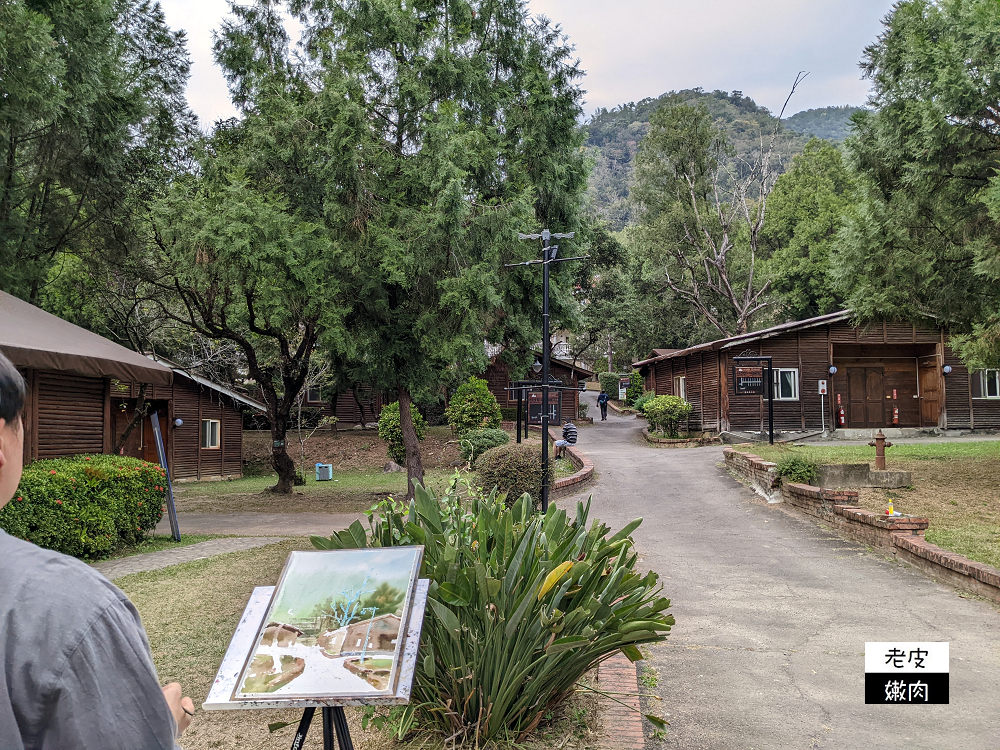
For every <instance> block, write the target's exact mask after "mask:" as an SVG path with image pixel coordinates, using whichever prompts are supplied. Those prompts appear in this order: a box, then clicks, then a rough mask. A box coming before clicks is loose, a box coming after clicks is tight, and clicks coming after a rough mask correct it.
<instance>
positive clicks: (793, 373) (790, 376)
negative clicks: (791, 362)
mask: <svg viewBox="0 0 1000 750" xmlns="http://www.w3.org/2000/svg"><path fill="white" fill-rule="evenodd" d="M774 400H775V401H798V400H799V371H798V370H797V369H786V368H784V367H775V368H774Z"/></svg>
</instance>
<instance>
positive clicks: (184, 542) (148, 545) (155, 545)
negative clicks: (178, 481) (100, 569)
mask: <svg viewBox="0 0 1000 750" xmlns="http://www.w3.org/2000/svg"><path fill="white" fill-rule="evenodd" d="M221 536H229V535H228V534H181V540H180V541H179V542H175V541H174V538H173V537H172V536H170V534H153V535H152V536H150V537H147V538H146V539H144V540H143V541H141V542H139V543H138V544H136V545H133V546H131V547H122V548H121V549H119V550H116V551H115V552H113V553H112V554H111V555H109V556H108V557H104V558H101V559H102V560H118V559H120V558H122V557H131V556H132V555H142V554H145V553H147V552H161V551H163V550H165V549H177V548H178V547H187V546H188V545H191V544H197V543H198V542H207V541H208V540H209V539H218V538H219V537H221Z"/></svg>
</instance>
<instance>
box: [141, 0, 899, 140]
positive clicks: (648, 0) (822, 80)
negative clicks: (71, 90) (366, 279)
mask: <svg viewBox="0 0 1000 750" xmlns="http://www.w3.org/2000/svg"><path fill="white" fill-rule="evenodd" d="M161 4H162V6H163V10H164V12H165V14H166V17H167V22H168V23H169V24H170V26H171V27H172V28H175V29H178V28H181V29H184V30H185V31H187V33H188V49H189V51H190V53H191V58H192V63H193V64H192V69H191V81H190V83H189V84H188V102H189V104H190V105H191V108H192V109H193V110H194V111H195V113H196V114H197V115H198V116H199V118H200V119H201V121H202V124H203V126H205V127H207V126H209V125H210V124H211V123H212V122H213V121H215V120H216V119H218V118H224V117H232V116H234V115H235V114H236V110H235V109H234V108H233V106H232V104H231V103H230V102H229V97H228V93H227V91H226V82H225V80H224V79H223V77H222V74H221V72H220V71H219V69H218V67H216V65H215V63H214V61H213V58H212V31H213V30H214V29H216V28H218V26H219V23H220V22H221V20H222V18H223V17H224V16H225V15H226V13H227V12H228V4H227V2H226V0H161ZM891 6H892V0H529V7H530V8H531V10H532V12H534V13H537V14H544V15H546V16H548V17H549V18H550V19H552V20H553V21H555V22H557V23H559V24H560V25H561V26H562V28H563V31H564V32H565V33H566V34H567V35H568V36H569V39H570V42H571V43H572V44H574V45H575V46H576V54H577V56H578V57H579V58H580V63H581V67H582V68H583V69H584V70H585V71H586V73H587V75H586V77H585V78H584V79H583V81H582V83H581V85H582V87H583V88H584V89H586V91H587V95H586V104H585V105H584V108H585V110H586V113H587V114H588V115H590V114H592V113H593V112H594V110H595V109H597V108H598V107H607V108H611V107H613V106H615V105H616V104H622V103H626V102H631V101H639V100H640V99H644V98H646V97H656V96H659V95H660V94H663V93H665V92H667V91H672V90H677V89H685V88H695V87H698V86H700V87H701V88H703V89H705V90H707V91H712V90H715V89H722V90H725V91H734V90H739V91H742V92H743V93H744V94H745V95H747V96H750V97H752V98H753V99H754V101H756V102H757V103H758V104H762V105H764V106H765V107H767V108H768V109H770V110H771V111H772V112H775V113H777V112H779V111H780V110H781V107H782V105H783V104H784V101H785V98H786V97H787V96H788V93H789V90H790V89H791V85H792V82H793V81H794V80H795V76H796V74H797V73H798V72H799V71H808V72H809V76H808V77H807V78H806V79H805V81H804V82H803V83H802V84H801V85H800V86H799V88H798V90H797V92H796V94H795V96H794V97H793V99H792V101H791V102H790V103H789V105H788V108H787V110H786V111H785V115H786V116H787V115H790V114H794V113H795V112H799V111H801V110H804V109H813V108H816V107H826V106H832V105H841V104H853V105H860V104H864V102H865V98H866V95H867V91H868V82H867V81H864V80H862V79H861V72H860V70H859V69H858V61H859V60H860V59H861V55H862V52H863V51H864V48H865V46H866V45H867V44H870V43H871V42H873V41H874V40H875V38H876V37H877V36H878V34H879V33H880V31H881V28H882V27H881V20H882V18H883V17H884V16H885V14H886V13H888V11H889V10H890V8H891ZM296 33H297V32H294V31H293V38H294V37H295V34H296Z"/></svg>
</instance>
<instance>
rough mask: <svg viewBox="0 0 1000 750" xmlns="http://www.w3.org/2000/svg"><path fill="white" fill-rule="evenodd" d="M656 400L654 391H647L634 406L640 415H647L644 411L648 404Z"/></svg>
mask: <svg viewBox="0 0 1000 750" xmlns="http://www.w3.org/2000/svg"><path fill="white" fill-rule="evenodd" d="M654 398H656V394H655V393H653V391H646V392H645V393H643V394H642V395H641V396H639V398H637V399H636V400H635V403H634V404H633V405H632V406H633V407H634V408H635V410H636V411H637V412H639V413H640V414H645V411H644V410H645V408H646V404H648V403H649V402H650V401H652V400H653V399H654Z"/></svg>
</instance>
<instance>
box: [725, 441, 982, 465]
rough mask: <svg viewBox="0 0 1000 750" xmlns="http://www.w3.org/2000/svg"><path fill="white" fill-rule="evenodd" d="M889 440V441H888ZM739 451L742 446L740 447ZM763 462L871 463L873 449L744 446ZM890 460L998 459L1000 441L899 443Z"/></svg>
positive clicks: (856, 447)
mask: <svg viewBox="0 0 1000 750" xmlns="http://www.w3.org/2000/svg"><path fill="white" fill-rule="evenodd" d="M890 442H891V441H890ZM740 450H743V449H740ZM747 450H749V451H750V452H751V453H755V454H757V455H758V456H760V457H761V458H763V459H765V460H767V461H774V462H776V463H777V462H778V461H780V460H781V459H782V458H784V457H785V456H788V455H796V456H802V457H803V458H807V459H810V460H812V461H815V462H816V463H818V464H863V463H871V464H873V465H874V463H875V449H874V448H872V447H870V446H868V445H801V446H799V445H786V444H778V445H770V444H768V443H754V444H753V445H752V446H750V447H749V448H747ZM886 458H887V460H888V461H889V462H890V463H891V462H892V461H904V460H906V461H948V460H950V459H955V458H967V459H993V460H1000V440H976V441H968V442H965V441H963V442H955V443H903V444H901V445H893V446H892V447H890V448H888V449H886Z"/></svg>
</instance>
